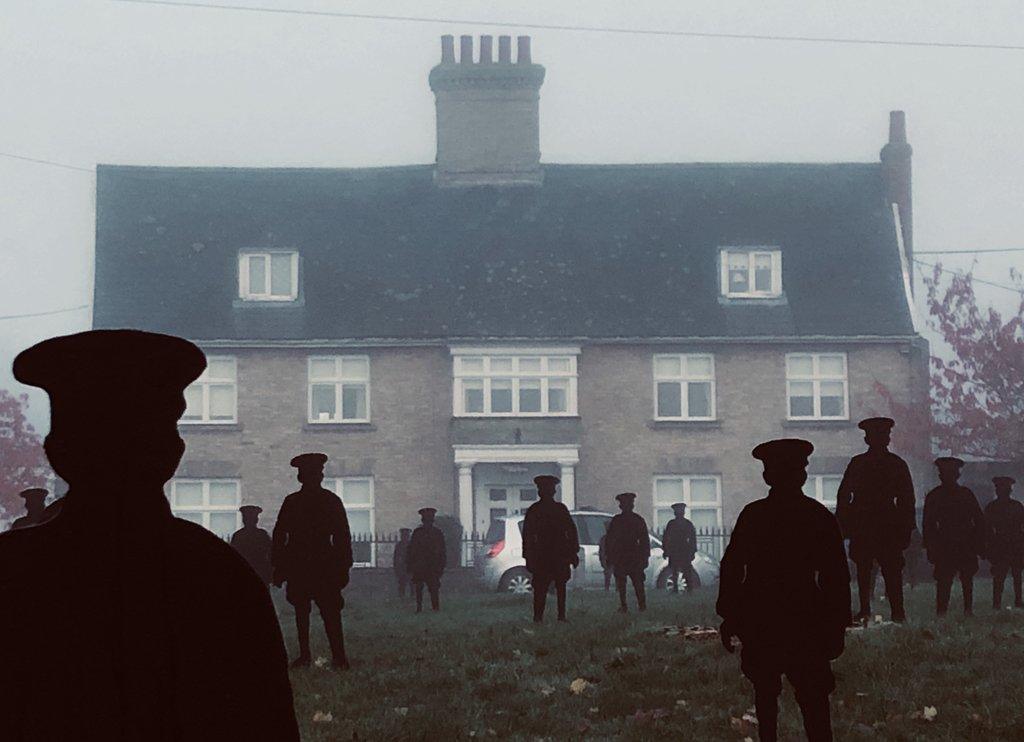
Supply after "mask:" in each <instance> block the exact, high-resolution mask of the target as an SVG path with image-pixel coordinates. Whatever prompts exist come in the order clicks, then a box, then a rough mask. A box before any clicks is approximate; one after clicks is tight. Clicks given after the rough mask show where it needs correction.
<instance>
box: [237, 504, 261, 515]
mask: <svg viewBox="0 0 1024 742" xmlns="http://www.w3.org/2000/svg"><path fill="white" fill-rule="evenodd" d="M238 512H240V513H256V515H259V514H260V513H262V512H263V508H261V507H260V506H259V505H243V506H242V507H240V508H238Z"/></svg>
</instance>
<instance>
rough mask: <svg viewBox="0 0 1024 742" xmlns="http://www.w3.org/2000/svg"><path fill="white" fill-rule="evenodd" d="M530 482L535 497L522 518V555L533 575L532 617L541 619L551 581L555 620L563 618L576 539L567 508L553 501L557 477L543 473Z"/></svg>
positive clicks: (577, 546)
mask: <svg viewBox="0 0 1024 742" xmlns="http://www.w3.org/2000/svg"><path fill="white" fill-rule="evenodd" d="M533 483H534V484H535V485H537V496H538V498H539V499H538V500H537V502H535V503H533V505H531V506H530V507H529V508H527V510H526V515H525V516H524V517H523V557H524V558H525V559H526V569H527V570H528V571H529V572H530V574H531V575H533V620H534V621H535V622H536V623H540V622H541V621H543V620H544V607H545V604H546V603H547V599H548V589H549V588H550V587H551V585H552V584H554V586H555V599H556V601H557V605H558V620H559V621H565V620H566V618H565V583H567V582H568V581H569V578H570V577H571V576H572V569H573V568H574V567H578V566H579V565H580V557H579V550H580V539H579V535H578V534H577V533H576V524H575V523H573V520H572V516H571V515H569V509H568V508H567V507H565V505H563V504H562V503H560V502H555V489H556V488H557V487H558V483H559V479H558V477H552V476H550V475H547V474H544V475H542V476H539V477H534V479H533Z"/></svg>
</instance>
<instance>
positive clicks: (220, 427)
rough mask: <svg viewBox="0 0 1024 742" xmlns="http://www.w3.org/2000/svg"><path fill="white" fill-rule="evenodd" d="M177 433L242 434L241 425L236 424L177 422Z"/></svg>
mask: <svg viewBox="0 0 1024 742" xmlns="http://www.w3.org/2000/svg"><path fill="white" fill-rule="evenodd" d="M178 432H180V433H240V432H242V425H241V424H240V423H237V422H233V423H214V422H202V423H192V422H181V421H179V422H178Z"/></svg>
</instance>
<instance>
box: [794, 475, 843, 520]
mask: <svg viewBox="0 0 1024 742" xmlns="http://www.w3.org/2000/svg"><path fill="white" fill-rule="evenodd" d="M842 481H843V477H842V475H841V474H811V475H810V476H808V477H807V484H806V485H805V486H804V494H805V495H808V496H810V497H813V498H814V499H815V500H817V501H818V502H820V503H821V504H822V505H824V506H825V507H827V508H828V509H829V510H833V511H834V510H835V509H836V495H837V494H838V493H839V483H840V482H842Z"/></svg>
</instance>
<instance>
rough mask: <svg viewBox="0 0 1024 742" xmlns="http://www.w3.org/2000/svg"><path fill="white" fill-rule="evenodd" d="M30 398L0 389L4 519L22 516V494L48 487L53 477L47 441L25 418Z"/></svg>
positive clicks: (0, 506)
mask: <svg viewBox="0 0 1024 742" xmlns="http://www.w3.org/2000/svg"><path fill="white" fill-rule="evenodd" d="M26 409H28V395H27V394H22V395H20V396H15V395H14V394H11V393H10V392H9V391H7V390H6V389H0V519H8V518H11V517H13V516H16V515H19V514H20V511H21V510H22V508H23V504H22V501H21V499H20V498H19V497H18V493H19V492H21V491H22V490H23V489H27V488H29V487H45V486H46V483H47V479H48V477H49V476H50V475H51V472H50V467H49V465H48V464H47V462H46V454H45V453H44V452H43V439H42V437H41V436H40V435H39V434H38V433H37V432H36V431H35V428H33V427H32V425H31V423H29V422H28V420H27V418H26V417H25V410H26Z"/></svg>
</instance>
